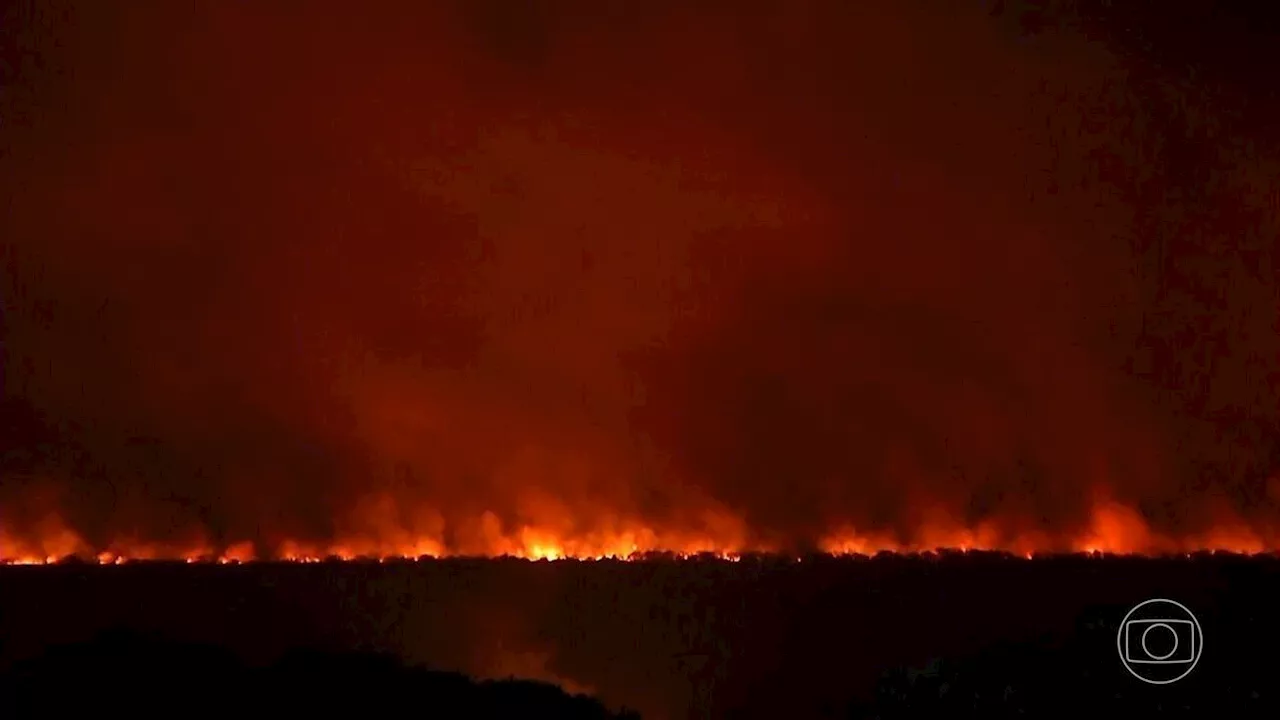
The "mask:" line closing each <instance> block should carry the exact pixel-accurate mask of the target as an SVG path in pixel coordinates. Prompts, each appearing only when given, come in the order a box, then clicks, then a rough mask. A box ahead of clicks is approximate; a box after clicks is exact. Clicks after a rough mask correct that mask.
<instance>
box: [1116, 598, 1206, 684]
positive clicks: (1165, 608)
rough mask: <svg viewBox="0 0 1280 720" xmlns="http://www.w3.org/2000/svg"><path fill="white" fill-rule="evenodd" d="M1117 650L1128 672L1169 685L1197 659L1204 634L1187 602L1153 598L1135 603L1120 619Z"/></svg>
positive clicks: (1189, 668)
mask: <svg viewBox="0 0 1280 720" xmlns="http://www.w3.org/2000/svg"><path fill="white" fill-rule="evenodd" d="M1116 649H1117V650H1119V651H1120V662H1121V663H1123V664H1124V668H1125V669H1126V670H1128V671H1129V673H1130V674H1131V675H1133V676H1134V677H1136V678H1138V679H1139V680H1141V681H1143V682H1146V683H1151V684H1152V685H1169V684H1170V683H1175V682H1177V681H1179V680H1181V679H1182V678H1184V677H1186V676H1187V675H1189V674H1190V673H1191V671H1192V670H1194V669H1195V667H1196V663H1198V662H1200V653H1201V652H1202V651H1203V650H1204V634H1203V633H1202V632H1200V621H1199V620H1197V619H1196V616H1195V615H1194V614H1193V613H1192V612H1191V610H1190V609H1188V608H1187V606H1186V605H1183V604H1182V603H1180V602H1177V601H1176V600H1165V599H1164V598H1153V599H1151V600H1146V601H1144V602H1140V603H1138V604H1137V605H1134V606H1133V609H1132V610H1130V611H1129V612H1128V613H1127V614H1126V615H1125V616H1124V620H1121V621H1120V630H1119V631H1117V633H1116Z"/></svg>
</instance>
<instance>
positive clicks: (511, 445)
mask: <svg viewBox="0 0 1280 720" xmlns="http://www.w3.org/2000/svg"><path fill="white" fill-rule="evenodd" d="M926 5H927V6H926ZM1011 5H1013V4H1011ZM856 6H857V9H847V8H846V9H837V8H844V4H841V3H816V4H804V3H800V4H791V3H779V4H774V5H771V6H764V9H762V7H759V6H757V7H753V8H744V7H740V6H739V5H738V4H735V5H734V7H733V8H732V9H729V8H718V9H717V8H716V7H715V6H713V5H700V6H697V9H692V8H689V7H687V6H683V4H677V3H657V4H654V3H636V4H624V5H615V4H607V3H606V4H598V3H571V4H568V5H561V4H556V5H555V7H554V8H552V7H551V6H550V5H548V6H547V7H545V8H543V9H542V10H536V11H535V10H529V9H525V10H518V9H517V8H515V7H512V6H509V5H508V4H503V3H460V4H459V5H458V6H457V7H454V8H446V7H445V6H444V5H442V4H439V3H417V4H414V8H415V9H413V10H412V11H407V10H406V11H401V12H394V13H392V12H387V11H386V8H385V7H380V8H379V9H378V10H377V11H374V10H372V9H371V10H369V11H367V12H364V11H361V12H357V11H354V10H353V9H352V7H351V6H350V5H349V4H337V3H333V4H325V3H308V4H307V8H306V9H305V10H303V9H302V8H301V7H292V6H288V5H278V4H270V5H259V4H231V3H206V4H197V8H198V10H190V9H189V8H186V7H185V6H183V7H179V6H177V5H173V4H167V3H129V4H119V3H115V4H96V3H82V4H77V5H75V6H73V7H63V6H55V5H54V4H51V3H34V4H32V3H28V4H26V5H21V6H18V7H17V8H16V9H14V10H12V11H11V16H10V17H8V18H6V19H5V21H4V27H5V30H4V32H5V34H6V41H5V42H6V57H7V58H9V57H11V58H12V61H11V62H9V63H8V69H7V70H6V78H5V88H4V95H3V112H4V117H3V121H4V126H3V127H4V129H3V135H2V136H0V138H2V140H3V143H4V145H3V184H4V192H5V194H6V195H7V196H8V198H9V203H8V207H7V209H6V212H5V214H4V219H3V221H2V222H3V226H2V227H0V231H2V232H3V234H4V238H5V241H4V242H5V268H6V271H7V273H6V275H5V282H4V303H5V306H4V310H5V313H4V360H5V367H4V372H5V395H6V400H5V406H4V415H5V420H6V431H5V432H6V437H5V439H4V443H5V447H4V451H5V456H4V463H5V464H4V468H3V472H4V477H3V487H0V518H2V520H3V522H4V523H5V524H6V526H7V527H8V528H9V532H10V533H12V534H16V535H23V534H32V533H37V534H40V533H43V534H45V535H48V534H49V533H50V532H57V531H58V530H57V528H56V527H53V526H51V525H50V523H54V525H57V524H58V523H62V524H63V525H65V526H67V527H70V528H73V529H74V530H75V531H76V532H77V533H79V534H80V535H81V536H83V537H84V538H85V540H86V542H88V543H89V544H91V545H94V546H95V547H103V546H105V545H106V544H107V543H109V542H110V541H112V540H113V539H117V538H121V537H128V538H135V539H137V540H140V541H141V540H145V541H149V542H158V543H159V542H164V543H169V542H172V543H182V542H187V541H194V540H195V539H199V538H202V539H203V540H204V541H207V542H211V543H229V542H232V541H240V540H251V541H254V542H257V543H260V544H262V545H263V546H272V545H274V544H279V543H281V542H284V541H286V540H290V541H296V542H309V541H314V542H320V543H323V542H326V541H329V540H332V539H334V538H338V537H347V536H355V537H367V538H370V542H372V543H375V544H377V543H398V544H400V545H403V544H405V543H407V542H417V541H418V539H420V538H423V537H430V538H433V540H432V542H443V543H445V544H447V545H448V546H450V547H453V548H461V549H467V548H472V549H481V550H486V549H492V548H493V546H494V542H495V540H494V538H496V537H499V536H505V535H506V534H509V532H510V528H514V527H520V526H522V525H524V524H529V525H537V526H539V527H542V528H545V529H547V531H548V532H551V533H553V534H557V535H564V536H569V535H574V534H577V535H582V534H584V533H593V532H611V531H614V530H619V529H622V528H625V527H630V526H631V525H632V524H635V523H637V522H639V523H641V524H643V525H644V527H646V528H648V529H649V530H651V531H653V532H655V533H658V534H659V535H662V534H663V533H665V534H666V535H663V537H671V538H677V540H674V541H671V542H683V540H682V539H683V538H695V539H696V538H698V537H702V536H708V537H710V536H715V537H716V538H718V539H728V541H732V542H735V543H739V544H743V545H752V544H765V545H777V544H784V545H803V544H809V543H816V542H819V541H820V540H821V538H822V536H823V535H824V534H826V533H828V532H830V531H831V530H832V529H833V528H834V527H836V526H840V525H852V526H853V527H856V528H860V529H871V530H875V531H877V532H882V533H890V534H897V535H898V536H899V537H901V538H904V539H906V538H909V537H911V536H913V535H916V536H918V535H919V533H920V530H921V528H923V527H931V526H935V525H939V524H952V525H957V524H958V525H964V526H974V525H975V524H978V523H980V522H982V521H984V520H991V519H993V518H995V519H998V521H999V522H1000V523H1001V525H1002V527H1005V528H1007V529H1010V530H1011V531H1015V530H1016V531H1019V532H1039V533H1046V534H1051V535H1052V534H1058V533H1068V534H1069V533H1072V532H1075V531H1076V530H1077V529H1079V528H1080V527H1083V526H1085V525H1087V524H1088V523H1089V522H1090V513H1091V510H1092V508H1093V507H1094V506H1095V503H1097V502H1098V501H1100V500H1103V499H1107V500H1112V501H1115V502H1118V503H1121V504H1123V505H1125V506H1128V507H1130V508H1133V509H1134V510H1135V511H1137V512H1140V513H1142V514H1143V515H1144V517H1145V518H1146V520H1147V522H1149V523H1150V524H1151V525H1152V526H1153V527H1155V528H1157V529H1159V530H1160V531H1162V532H1169V533H1174V534H1179V533H1183V534H1185V533H1195V532H1201V531H1204V530H1205V529H1206V528H1208V527H1209V526H1210V525H1212V524H1213V523H1214V522H1216V521H1217V519H1218V518H1220V517H1223V516H1225V515H1226V514H1230V515H1233V516H1241V515H1243V516H1247V517H1250V518H1252V520H1253V521H1255V522H1256V523H1264V522H1265V521H1266V520H1267V518H1268V517H1269V516H1270V517H1274V506H1273V505H1272V504H1271V503H1273V502H1274V501H1275V500H1276V499H1277V498H1275V497H1271V498H1268V496H1267V492H1266V490H1267V478H1268V475H1269V473H1270V471H1271V470H1273V469H1274V468H1275V466H1276V464H1277V463H1276V457H1275V452H1276V448H1277V444H1276V442H1275V439H1276V420H1277V413H1276V400H1275V398H1276V395H1275V386H1274V383H1275V375H1274V367H1275V363H1276V360H1277V350H1278V349H1280V348H1278V345H1277V344H1278V336H1277V326H1276V308H1277V298H1276V282H1275V277H1274V270H1275V267H1274V259H1273V243H1274V237H1275V230H1276V224H1275V217H1276V205H1275V197H1276V195H1275V192H1276V187H1275V184H1274V173H1275V170H1276V165H1275V160H1274V158H1275V157H1276V156H1275V154H1274V152H1273V151H1274V148H1275V147H1276V145H1275V142H1274V141H1275V140H1276V138H1274V137H1270V136H1267V135H1265V134H1264V133H1265V132H1266V126H1265V125H1264V124H1262V123H1261V121H1260V120H1259V118H1263V117H1268V116H1270V117H1274V115H1269V113H1272V112H1273V111H1274V110H1275V105H1274V103H1272V104H1270V105H1263V104H1260V102H1259V101H1257V100H1256V99H1255V100H1253V101H1248V98H1249V97H1250V92H1251V89H1250V88H1248V87H1245V86H1243V85H1242V84H1241V82H1234V84H1233V83H1232V82H1227V81H1225V80H1224V78H1226V76H1225V75H1223V74H1222V73H1219V74H1216V75H1215V74H1214V68H1212V67H1208V66H1206V67H1201V68H1200V69H1198V70H1196V71H1195V72H1192V71H1191V70H1188V69H1187V68H1186V67H1185V66H1180V65H1178V64H1176V63H1171V62H1168V61H1167V59H1163V58H1161V57H1159V56H1156V55H1143V54H1140V53H1135V52H1131V48H1130V46H1129V45H1127V44H1126V40H1125V36H1124V33H1123V32H1120V31H1115V29H1114V28H1112V30H1111V31H1105V30H1106V28H1103V27H1102V26H1101V25H1098V24H1096V23H1092V22H1091V21H1090V19H1089V18H1086V17H1080V16H1072V17H1066V16H1064V17H1063V18H1047V17H1046V18H1040V19H1039V20H1040V22H1039V25H1038V26H1034V27H1032V25H1035V23H1032V22H1031V21H1032V20H1035V19H1036V18H1034V17H1032V16H1031V15H1028V14H1025V13H1024V14H1021V15H1020V14H1019V13H1018V12H1015V11H1014V10H1009V11H1006V12H1005V13H1003V14H992V13H990V12H988V11H985V10H983V9H982V8H980V7H978V4H976V3H974V4H966V5H965V7H964V8H963V9H956V10H948V11H943V10H940V9H939V8H938V6H937V4H934V3H928V4H924V3H921V4H914V3H896V2H885V3H873V4H866V3H858V4H856ZM784 7H785V8H786V9H785V10H783V8H784ZM425 8H431V9H430V10H428V9H425ZM1117 22H1118V21H1117ZM1112 25H1115V23H1112ZM1108 27H1110V26H1108ZM1197 67H1199V66H1197ZM1196 73H1199V74H1196ZM1273 127H1274V126H1273ZM1260 128H1261V129H1260ZM1268 153H1270V154H1268ZM51 527H52V528H53V529H51ZM42 528H43V529H42ZM655 542H656V544H658V545H661V544H663V542H664V541H655ZM651 544H653V543H651ZM667 544H670V543H669V542H668V543H667ZM422 549H423V550H424V551H425V550H432V549H433V548H432V547H426V546H424V547H423V548H422Z"/></svg>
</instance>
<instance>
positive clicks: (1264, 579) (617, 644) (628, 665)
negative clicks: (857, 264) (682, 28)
mask: <svg viewBox="0 0 1280 720" xmlns="http://www.w3.org/2000/svg"><path fill="white" fill-rule="evenodd" d="M1151 597H1167V598H1172V599H1175V600H1178V601H1180V602H1182V603H1184V604H1186V605H1187V606H1189V607H1190V608H1191V609H1192V610H1193V611H1194V612H1195V613H1196V615H1197V617H1198V619H1199V621H1200V623H1201V626H1202V628H1203V632H1204V636H1205V645H1204V647H1205V648H1206V649H1205V651H1204V653H1203V656H1202V658H1201V661H1200V663H1199V665H1198V666H1197V667H1196V669H1195V670H1194V671H1193V672H1192V673H1191V675H1189V676H1188V677H1187V678H1185V679H1184V680H1182V681H1180V682H1178V683H1176V684H1174V685H1169V686H1149V685H1145V684H1143V683H1141V682H1139V681H1138V680H1136V679H1134V678H1133V677H1131V676H1130V675H1128V674H1127V673H1126V671H1125V670H1124V668H1123V667H1122V666H1121V664H1120V662H1119V660H1118V657H1117V653H1116V640H1115V638H1116V629H1117V627H1118V625H1119V623H1120V622H1121V620H1122V618H1123V617H1124V614H1125V612H1126V611H1127V610H1128V609H1129V608H1130V607H1131V606H1132V605H1134V604H1136V603H1138V602H1140V601H1142V600H1145V599H1147V598H1151ZM1278 601H1280V560H1278V559H1275V558H1265V559H1264V558H1253V559H1250V558H1243V557H1235V556H1197V557H1195V558H1178V559H1168V560H1143V559H1128V558H1090V557H1082V556H1073V557H1060V558H1048V559H1036V560H1033V561H1027V560H1022V559H1014V558H1009V557H1004V556H998V555H985V554H970V555H954V556H951V555H949V556H944V557H937V556H934V557H914V558H913V557H893V556H883V557H880V558H877V559H833V558H809V559H806V560H805V561H804V562H794V561H783V560H778V559H768V558H764V559H751V558H748V559H745V560H743V561H742V562H739V563H727V562H720V561H712V560H706V561H685V562H675V561H669V560H654V561H649V562H633V563H625V562H598V563H576V562H562V563H529V562H524V561H516V560H510V561H505V560H500V561H494V560H488V561H484V560H448V561H431V562H421V563H389V564H377V563H370V564H351V563H342V564H340V563H332V564H327V563H326V564H315V565H293V564H280V565H276V564H254V565H244V566H217V565H178V564H174V565H168V564H135V565H125V566H115V567H97V566H56V567H5V568H0V633H2V634H0V639H2V642H3V646H2V647H0V667H3V670H4V673H5V678H6V682H9V683H11V684H12V686H11V687H9V688H7V690H6V693H5V697H6V700H5V702H9V703H13V702H16V701H18V700H20V699H21V698H22V697H23V693H22V692H21V691H22V690H23V688H24V687H25V688H26V690H27V692H28V695H30V694H31V693H33V692H34V693H36V694H37V695H38V696H40V697H45V698H51V697H52V698H57V697H59V696H60V694H59V693H56V692H54V693H49V691H48V690H46V689H44V686H43V685H41V684H40V683H35V682H34V681H33V680H31V679H30V678H31V677H32V674H33V673H34V674H37V675H38V674H39V673H40V672H41V668H44V673H45V676H46V677H45V679H44V680H43V681H41V682H49V676H52V677H53V678H54V680H53V682H55V683H62V684H63V685H64V686H68V687H70V686H71V684H76V683H84V682H89V681H90V680H92V679H94V678H97V682H100V683H101V682H104V681H103V680H102V678H103V677H117V676H119V677H125V676H133V677H134V680H133V682H134V683H136V687H137V688H138V692H140V693H142V694H143V695H144V696H153V695H154V691H153V689H152V688H154V687H156V686H160V685H167V686H170V687H175V688H178V689H179V690H181V689H182V687H183V685H182V684H181V683H176V682H175V681H174V678H186V680H185V682H187V685H186V686H185V687H187V688H188V689H189V690H190V691H191V692H200V690H199V688H201V687H204V688H218V687H221V688H230V687H238V688H241V690H242V692H239V693H234V692H231V691H230V690H222V691H219V692H220V693H221V694H220V695H219V694H218V693H213V694H211V695H208V696H207V697H214V696H215V695H216V696H218V697H221V698H222V702H241V701H244V700H243V697H244V696H245V692H247V691H245V689H246V688H270V687H276V688H278V689H279V691H278V692H276V693H275V694H274V695H272V696H271V697H270V698H267V699H264V700H262V701H261V702H266V703H269V702H281V703H291V702H295V701H296V700H294V699H291V698H297V697H311V698H312V701H313V702H323V703H325V706H326V707H328V706H330V705H331V704H332V703H335V702H339V701H340V698H338V699H335V700H325V699H324V698H331V697H332V696H333V693H335V692H337V689H338V688H342V687H346V688H348V690H350V691H351V692H352V693H354V694H355V696H356V697H362V696H367V697H373V696H378V697H381V698H384V699H385V698H388V697H399V695H397V693H404V692H410V693H411V694H412V696H414V697H417V698H418V700H417V707H421V708H423V716H427V717H431V716H437V717H444V716H447V714H446V713H443V712H440V709H441V708H443V707H447V706H449V703H457V702H464V703H467V702H481V701H479V700H476V698H478V697H480V696H479V695H466V694H465V692H464V691H463V690H462V689H460V683H461V680H459V679H457V678H453V679H445V678H443V676H431V677H428V676H425V675H413V674H412V673H413V672H414V671H411V670H408V669H404V668H395V669H393V668H391V667H388V668H387V669H385V671H383V670H379V669H378V668H380V667H382V666H380V665H379V664H378V663H380V662H382V661H381V660H378V659H376V658H370V657H366V656H347V655H338V654H337V653H351V652H360V653H385V654H388V655H389V656H391V657H394V658H398V659H399V660H400V661H402V662H404V663H407V664H409V665H412V666H417V665H427V666H430V667H432V668H435V669H439V670H448V671H462V672H466V673H470V674H473V675H487V676H499V677H501V676H503V675H506V674H508V673H510V672H514V673H516V674H521V675H527V674H531V673H530V672H529V670H530V667H531V666H529V665H528V664H527V663H526V664H525V665H524V666H522V667H518V666H516V665H514V664H513V658H526V659H527V658H529V657H540V658H542V660H543V661H545V662H542V661H540V666H538V667H534V668H533V670H534V672H533V673H532V674H538V675H541V676H543V677H544V678H546V679H556V678H558V679H560V680H562V681H569V682H571V683H574V684H576V685H577V686H579V687H582V688H588V689H590V690H592V691H593V692H594V693H595V694H596V695H597V696H598V697H599V698H600V699H601V700H602V701H603V702H605V703H607V704H608V705H609V706H610V707H612V708H614V709H619V708H620V707H622V706H627V707H631V708H637V709H638V710H639V711H641V712H642V713H643V714H644V716H645V717H651V718H662V717H670V718H682V717H764V718H778V717H794V718H805V717H824V716H825V717H886V718H887V717H904V718H905V717H944V716H945V717H948V718H950V717H957V716H961V717H964V716H968V715H970V714H977V715H980V716H982V717H984V718H990V717H1004V716H1009V717H1036V718H1044V717H1068V716H1070V717H1078V716H1079V715H1080V714H1082V713H1086V712H1120V713H1126V715H1124V716H1125V717H1204V718H1209V717H1213V718H1244V717H1271V718H1274V717H1277V716H1278V715H1277V711H1278V710H1280V702H1278V699H1277V698H1278V696H1280V694H1278V693H1277V690H1276V689H1275V683H1274V678H1276V677H1280V674H1278V672H1277V671H1280V661H1277V659H1276V655H1275V653H1273V652H1271V651H1270V649H1271V646H1272V644H1274V642H1275V641H1276V640H1278V639H1280V621H1277V619H1276V611H1277V609H1278V608H1280V602H1278ZM120 629H128V630H129V631H132V632H135V633H142V636H140V637H139V636H134V637H129V636H123V635H117V636H115V637H111V636H108V637H107V639H106V640H101V639H100V640H99V643H98V645H97V646H96V647H94V648H90V649H83V648H82V649H80V650H72V651H69V650H65V649H64V650H63V651H62V652H63V653H64V655H63V657H64V659H63V660H58V659H56V658H54V659H52V660H50V659H48V658H47V657H46V659H45V660H43V661H42V663H43V664H42V665H40V664H37V665H32V664H31V662H30V661H31V659H32V658H37V657H39V656H41V655H44V654H46V653H47V652H48V651H49V649H50V648H51V647H53V646H56V645H62V644H68V643H82V642H85V641H87V640H90V639H91V638H94V637H95V636H98V635H99V634H100V633H102V632H103V631H106V630H115V631H119V630H120ZM161 640H162V641H164V642H171V643H186V644H203V645H207V646H213V647H216V648H218V651H217V652H214V651H200V652H197V651H196V650H193V649H191V648H186V649H176V650H165V651H164V652H154V651H153V650H151V649H149V648H150V647H151V646H147V645H140V643H154V642H158V641H161ZM112 648H115V650H112ZM120 648H123V650H121V649H120ZM300 649H301V650H307V651H309V652H310V654H307V655H297V654H296V652H297V651H298V650H300ZM291 651H292V652H294V653H295V654H292V655H290V654H289V653H290V652H291ZM68 652H70V653H71V656H77V657H80V658H84V657H103V653H111V652H115V653H116V655H117V656H119V657H124V658H125V659H124V660H113V661H111V662H107V661H105V660H103V661H91V662H85V661H83V660H81V661H78V664H77V662H72V661H69V660H66V659H65V657H68V656H67V655H66V653H68ZM86 653H88V655H86ZM93 653H97V655H96V656H94V655H93ZM282 657H283V658H286V659H285V660H284V661H282V660H281V658H282ZM158 658H163V660H158ZM157 662H159V664H157ZM129 663H133V664H132V665H130V664H129ZM300 663H301V664H300ZM184 664H190V665H191V666H192V667H190V668H187V667H184ZM77 667H78V668H80V669H79V670H77V669H76V668H77ZM85 667H88V668H92V669H91V670H88V671H87V672H88V679H84V678H78V677H76V675H77V673H82V672H86V671H84V668H85ZM113 668H114V669H113ZM201 668H203V669H201ZM18 671H23V672H26V673H28V674H27V675H20V674H18ZM166 676H167V677H168V678H169V679H168V680H167V681H166V680H165V677H166ZM335 676H336V677H349V678H350V681H349V682H347V683H346V685H345V686H344V685H343V683H341V682H336V681H330V680H327V679H326V678H332V677H335ZM362 677H363V678H365V679H364V680H359V678H362ZM148 678H155V679H154V680H152V681H151V682H150V683H149V682H148ZM192 678H200V679H201V680H199V681H197V682H196V684H195V685H192V684H191V682H192ZM406 678H408V679H406ZM113 682H115V681H113ZM397 682H399V683H401V684H400V685H398V686H397V685H396V683H397ZM33 683H34V684H33ZM123 685H124V686H128V684H127V683H123ZM405 685H408V686H412V688H413V690H411V691H406V690H404V689H403V688H404V687H405ZM115 686H116V687H120V686H121V685H119V684H116V685H115ZM392 686H395V687H398V688H400V689H393V688H392ZM307 687H310V688H312V689H305V688H307ZM520 687H524V686H520ZM534 687H536V686H534ZM490 690H491V691H492V692H491V696H486V697H490V699H488V700H484V701H483V702H484V703H487V705H484V707H497V706H496V705H494V703H498V704H501V703H502V702H506V700H510V698H512V697H518V698H520V699H519V700H518V701H516V704H517V705H518V706H520V707H521V708H522V710H521V711H520V712H517V713H516V714H514V715H507V716H509V717H530V716H538V717H542V716H548V715H549V716H553V717H593V716H598V715H591V714H590V713H591V712H593V710H592V709H591V708H590V707H587V706H584V707H583V709H584V712H585V713H587V714H581V715H575V714H570V712H571V711H568V710H564V709H563V707H565V706H561V707H560V708H559V709H554V708H552V705H550V704H543V705H536V704H535V701H534V700H531V699H529V698H534V697H537V696H539V695H538V692H536V691H530V690H529V689H528V688H527V687H524V689H523V690H522V689H519V688H517V689H511V688H508V689H506V690H501V689H498V690H493V689H492V688H490ZM15 692H16V694H15ZM466 692H475V691H474V690H467V691H466ZM522 692H523V693H525V694H524V695H521V693H522ZM250 695H252V696H253V697H258V696H259V694H258V693H250ZM317 698H320V699H319V700H317ZM458 698H462V699H461V700H459V699H458ZM494 698H497V699H494ZM504 698H505V699H504ZM544 700H546V702H547V703H555V702H558V701H559V700H558V699H556V698H549V697H548V698H544ZM188 702H189V701H188ZM246 702H247V701H246ZM200 703H201V706H202V707H204V706H207V703H206V702H205V700H201V701H200ZM390 707H399V705H398V704H393V705H391V706H390ZM472 707H477V708H478V707H481V706H480V705H475V706H472ZM427 708H433V709H435V710H436V712H435V713H434V714H433V713H431V712H427V711H426V709H427ZM539 708H541V709H539ZM548 708H552V709H548ZM374 710H376V708H374V707H372V706H369V707H366V712H373V711H374ZM597 710H598V709H597ZM389 712H390V713H391V714H396V713H398V712H399V711H397V710H389ZM415 712H416V711H415ZM375 714H376V713H375ZM5 716H6V717H8V716H10V714H9V713H6V714H5ZM371 716H372V715H371ZM471 716H474V714H472V715H471Z"/></svg>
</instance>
